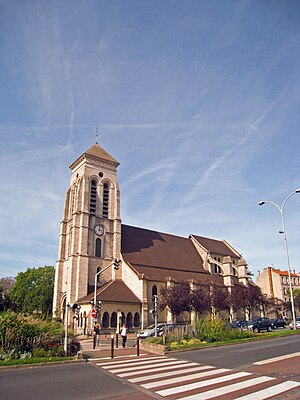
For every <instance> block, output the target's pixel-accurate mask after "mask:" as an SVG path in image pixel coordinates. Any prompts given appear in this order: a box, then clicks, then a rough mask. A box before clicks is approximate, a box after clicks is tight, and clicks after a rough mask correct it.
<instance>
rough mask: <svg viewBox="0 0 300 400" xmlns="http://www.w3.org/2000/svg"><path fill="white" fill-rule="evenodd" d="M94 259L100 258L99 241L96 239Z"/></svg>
mask: <svg viewBox="0 0 300 400" xmlns="http://www.w3.org/2000/svg"><path fill="white" fill-rule="evenodd" d="M95 257H101V239H99V238H98V239H96V246H95Z"/></svg>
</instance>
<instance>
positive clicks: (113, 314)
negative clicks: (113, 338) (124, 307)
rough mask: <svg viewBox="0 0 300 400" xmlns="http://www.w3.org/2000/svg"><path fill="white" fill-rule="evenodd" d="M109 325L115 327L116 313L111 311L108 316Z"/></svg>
mask: <svg viewBox="0 0 300 400" xmlns="http://www.w3.org/2000/svg"><path fill="white" fill-rule="evenodd" d="M110 326H111V328H116V327H117V313H115V312H113V313H112V314H111V317H110Z"/></svg>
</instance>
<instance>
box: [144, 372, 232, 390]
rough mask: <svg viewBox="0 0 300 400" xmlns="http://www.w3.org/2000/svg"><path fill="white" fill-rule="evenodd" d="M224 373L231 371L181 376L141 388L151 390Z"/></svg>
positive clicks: (146, 384)
mask: <svg viewBox="0 0 300 400" xmlns="http://www.w3.org/2000/svg"><path fill="white" fill-rule="evenodd" d="M224 372H230V369H225V368H220V369H215V370H213V371H206V372H199V373H198V374H192V375H188V376H179V377H177V378H171V379H163V380H161V381H156V382H151V383H145V384H144V385H141V386H142V387H143V388H145V389H151V388H155V387H158V386H166V385H171V384H172V383H178V382H185V381H192V380H193V379H198V378H206V377H208V376H213V375H218V374H223V373H224Z"/></svg>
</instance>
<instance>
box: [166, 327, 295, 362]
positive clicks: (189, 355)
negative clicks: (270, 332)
mask: <svg viewBox="0 0 300 400" xmlns="http://www.w3.org/2000/svg"><path fill="white" fill-rule="evenodd" d="M262 335H263V333H262ZM299 351H300V335H292V336H286V337H281V338H276V339H267V340H262V341H253V342H247V343H242V344H235V345H231V346H223V347H215V348H207V349H201V350H194V351H187V352H179V353H172V354H173V355H174V356H176V357H178V358H183V359H185V360H190V361H196V362H201V363H205V364H209V365H213V366H215V367H223V368H235V369H243V368H247V367H249V366H251V365H252V364H253V363H254V362H257V361H261V360H265V359H269V358H274V357H279V356H282V355H286V354H292V353H297V352H299Z"/></svg>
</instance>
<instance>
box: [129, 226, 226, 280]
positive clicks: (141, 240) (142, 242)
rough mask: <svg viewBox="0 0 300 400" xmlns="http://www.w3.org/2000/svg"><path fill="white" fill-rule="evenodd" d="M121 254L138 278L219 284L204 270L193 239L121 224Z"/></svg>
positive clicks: (214, 276) (218, 278)
mask: <svg viewBox="0 0 300 400" xmlns="http://www.w3.org/2000/svg"><path fill="white" fill-rule="evenodd" d="M121 253H122V256H123V258H124V260H125V262H127V263H129V264H130V265H131V266H132V267H133V268H134V269H135V270H136V272H137V273H138V274H139V275H142V274H144V275H145V276H146V277H147V278H148V279H149V280H154V281H164V280H166V279H168V278H169V277H170V278H172V279H173V280H175V281H180V280H187V279H194V280H196V281H200V282H203V281H205V282H206V281H208V280H210V281H211V280H213V281H216V282H220V283H221V282H222V278H221V277H219V276H217V275H211V274H210V273H209V272H208V271H206V270H205V269H204V268H203V260H202V258H201V257H200V255H199V253H198V252H197V250H196V248H195V246H194V244H193V243H192V240H191V239H189V238H184V237H180V236H175V235H170V234H167V233H161V232H156V231H151V230H148V229H143V228H138V227H133V226H128V225H124V224H123V225H122V240H121Z"/></svg>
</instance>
